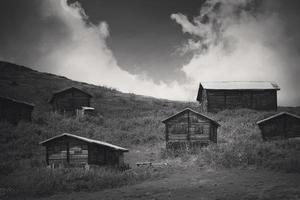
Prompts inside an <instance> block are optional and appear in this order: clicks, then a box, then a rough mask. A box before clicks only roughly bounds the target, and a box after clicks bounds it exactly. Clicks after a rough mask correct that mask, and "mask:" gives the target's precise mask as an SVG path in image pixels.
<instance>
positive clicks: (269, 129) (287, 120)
mask: <svg viewBox="0 0 300 200" xmlns="http://www.w3.org/2000/svg"><path fill="white" fill-rule="evenodd" d="M257 125H258V127H259V128H260V130H261V134H262V138H263V140H270V139H284V138H293V137H300V116H297V115H294V114H291V113H287V112H281V113H278V114H276V115H272V116H270V117H268V118H266V119H263V120H260V121H258V122H257Z"/></svg>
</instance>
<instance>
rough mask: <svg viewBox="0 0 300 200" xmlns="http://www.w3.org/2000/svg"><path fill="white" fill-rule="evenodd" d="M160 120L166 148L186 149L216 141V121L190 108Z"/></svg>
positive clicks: (217, 125)
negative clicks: (163, 130) (163, 128)
mask: <svg viewBox="0 0 300 200" xmlns="http://www.w3.org/2000/svg"><path fill="white" fill-rule="evenodd" d="M162 122H163V123H164V124H165V137H166V148H167V149H187V148H190V147H199V146H203V145H207V144H209V143H211V142H213V143H217V129H218V127H219V126H220V125H219V124H218V122H216V121H214V120H213V119H211V118H209V117H207V116H205V115H203V114H200V113H198V112H196V111H194V110H192V109H190V108H186V109H184V110H182V111H180V112H178V113H176V114H174V115H172V116H171V117H168V118H167V119H165V120H163V121H162Z"/></svg>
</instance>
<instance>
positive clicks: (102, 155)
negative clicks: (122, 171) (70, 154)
mask: <svg viewBox="0 0 300 200" xmlns="http://www.w3.org/2000/svg"><path fill="white" fill-rule="evenodd" d="M89 164H93V165H99V166H101V165H110V166H123V165H124V154H123V152H120V151H116V150H112V149H109V148H106V147H104V146H103V147H102V146H99V145H90V146H89Z"/></svg>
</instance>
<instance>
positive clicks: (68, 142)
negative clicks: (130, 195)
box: [40, 133, 128, 168]
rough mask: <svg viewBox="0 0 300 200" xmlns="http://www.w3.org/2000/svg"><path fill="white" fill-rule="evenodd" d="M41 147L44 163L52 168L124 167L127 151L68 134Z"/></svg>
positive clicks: (45, 142) (51, 139)
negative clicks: (43, 147) (43, 151)
mask: <svg viewBox="0 0 300 200" xmlns="http://www.w3.org/2000/svg"><path fill="white" fill-rule="evenodd" d="M40 144H41V145H43V146H45V147H46V163H47V165H49V166H51V167H52V168H60V167H83V166H90V165H98V166H112V167H124V165H125V163H124V152H128V149H125V148H122V147H119V146H116V145H113V144H109V143H106V142H102V141H99V140H93V139H89V138H85V137H81V136H77V135H73V134H69V133H63V134H61V135H58V136H55V137H52V138H50V139H47V140H45V141H43V142H40Z"/></svg>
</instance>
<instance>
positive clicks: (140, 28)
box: [0, 0, 300, 106]
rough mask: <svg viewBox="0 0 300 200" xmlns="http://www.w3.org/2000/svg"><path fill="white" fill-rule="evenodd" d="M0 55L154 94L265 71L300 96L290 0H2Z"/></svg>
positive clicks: (298, 99)
mask: <svg viewBox="0 0 300 200" xmlns="http://www.w3.org/2000/svg"><path fill="white" fill-rule="evenodd" d="M0 4H1V6H0V28H1V29H0V30H1V31H0V60H4V61H9V62H13V63H17V64H20V65H25V66H28V67H31V68H33V69H36V70H39V71H43V72H50V73H54V74H59V75H63V76H66V77H68V78H71V79H73V80H78V81H84V82H88V83H92V84H96V85H104V86H108V87H113V88H116V89H118V90H120V91H123V92H132V93H136V94H142V95H147V96H153V97H157V98H165V99H172V100H184V101H195V100H196V95H197V87H198V85H199V82H201V81H273V82H276V83H277V84H278V85H279V86H280V87H281V90H280V91H279V93H278V103H279V105H283V106H300V92H299V90H300V79H299V76H300V66H299V63H300V62H299V61H300V56H299V53H300V52H299V51H300V34H299V32H300V13H299V12H298V10H299V9H300V2H299V1H297V0H289V1H282V0H151V1H149V0H78V1H76V0H69V1H68V0H22V1H19V0H2V1H1V3H0Z"/></svg>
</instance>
